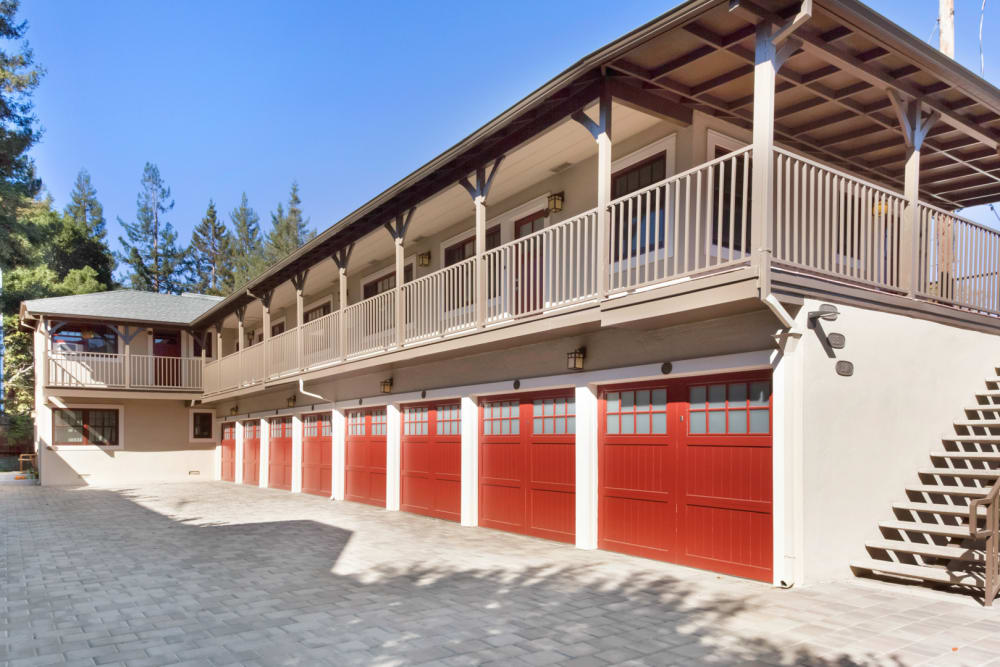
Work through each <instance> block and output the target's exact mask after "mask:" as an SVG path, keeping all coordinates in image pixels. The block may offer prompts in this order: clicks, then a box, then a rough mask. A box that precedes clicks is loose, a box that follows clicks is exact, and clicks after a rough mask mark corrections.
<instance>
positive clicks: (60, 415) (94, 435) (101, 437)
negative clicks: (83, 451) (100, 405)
mask: <svg viewBox="0 0 1000 667" xmlns="http://www.w3.org/2000/svg"><path fill="white" fill-rule="evenodd" d="M118 426H119V423H118V410H116V409H111V410H107V409H97V408H69V409H56V410H53V411H52V444H53V445H97V446H100V447H117V446H118V443H119V442H120V441H121V440H120V438H119V433H118Z"/></svg>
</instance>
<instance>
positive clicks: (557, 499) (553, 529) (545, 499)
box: [528, 488, 576, 542]
mask: <svg viewBox="0 0 1000 667" xmlns="http://www.w3.org/2000/svg"><path fill="white" fill-rule="evenodd" d="M528 507H529V508H530V522H529V525H528V529H529V532H531V533H533V534H536V535H539V536H541V537H547V538H549V539H556V540H562V541H565V542H572V541H573V538H574V535H575V533H576V494H575V493H574V492H572V491H555V490H551V489H539V488H532V489H530V490H529V491H528Z"/></svg>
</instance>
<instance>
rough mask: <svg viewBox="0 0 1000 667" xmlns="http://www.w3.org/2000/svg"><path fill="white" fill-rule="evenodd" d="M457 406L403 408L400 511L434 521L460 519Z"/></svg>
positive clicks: (459, 442)
mask: <svg viewBox="0 0 1000 667" xmlns="http://www.w3.org/2000/svg"><path fill="white" fill-rule="evenodd" d="M460 410H461V406H460V405H459V404H457V403H454V404H443V405H442V404H424V405H413V406H406V407H404V408H403V442H402V458H401V461H400V465H401V484H402V488H401V489H400V493H401V500H400V507H401V508H402V509H404V510H406V511H407V512H416V513H417V514H425V515H427V516H433V517H437V518H438V519H449V520H451V521H460V520H461V518H462V516H461V512H462V422H461V416H460V415H461V412H460Z"/></svg>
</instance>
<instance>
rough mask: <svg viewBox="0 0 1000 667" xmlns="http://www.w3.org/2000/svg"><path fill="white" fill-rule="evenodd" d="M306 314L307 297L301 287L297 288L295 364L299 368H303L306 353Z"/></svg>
mask: <svg viewBox="0 0 1000 667" xmlns="http://www.w3.org/2000/svg"><path fill="white" fill-rule="evenodd" d="M305 316H306V314H305V297H304V295H303V294H302V288H301V287H300V288H297V289H296V290H295V327H296V334H295V366H296V368H299V369H303V362H304V361H305V354H304V351H303V349H302V346H303V342H302V341H303V339H302V325H304V324H305Z"/></svg>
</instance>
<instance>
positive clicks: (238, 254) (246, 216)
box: [226, 192, 267, 291]
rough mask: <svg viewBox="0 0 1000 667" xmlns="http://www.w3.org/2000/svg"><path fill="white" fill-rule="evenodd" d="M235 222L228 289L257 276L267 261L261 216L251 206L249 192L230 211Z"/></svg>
mask: <svg viewBox="0 0 1000 667" xmlns="http://www.w3.org/2000/svg"><path fill="white" fill-rule="evenodd" d="M229 220H230V222H232V224H233V236H232V243H230V250H231V252H232V255H231V257H232V258H231V260H230V266H231V267H232V273H231V276H230V281H231V282H230V283H229V284H228V285H226V288H227V290H230V291H231V290H232V289H235V288H236V287H241V286H243V285H245V284H247V283H248V282H250V280H252V279H253V278H255V277H257V275H258V274H260V272H261V271H263V270H264V267H265V266H267V262H266V260H265V259H264V242H263V240H262V239H261V235H260V216H258V215H257V211H255V210H253V209H252V208H250V203H249V202H248V201H247V193H245V192H244V193H243V197H242V198H241V199H240V205H239V206H237V207H236V208H234V209H233V210H232V211H231V212H230V213H229Z"/></svg>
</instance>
